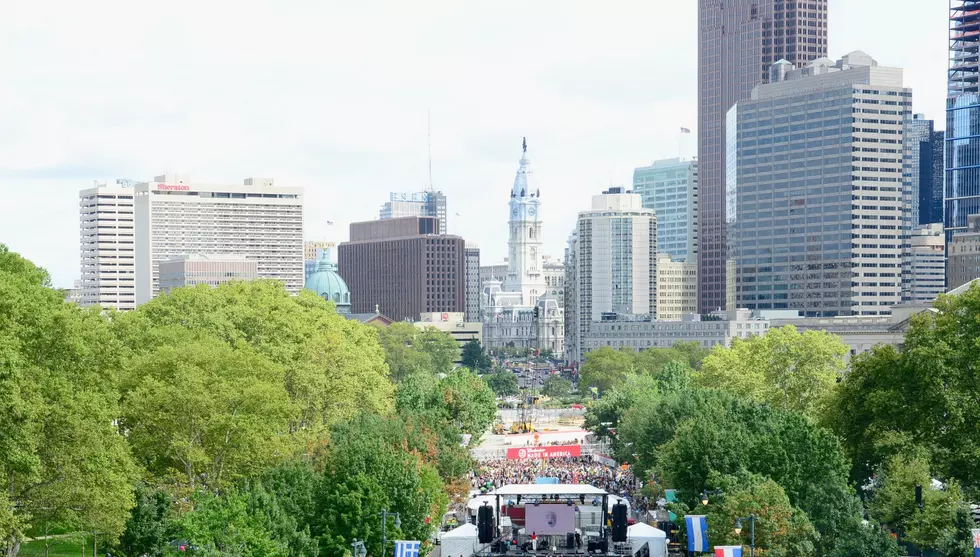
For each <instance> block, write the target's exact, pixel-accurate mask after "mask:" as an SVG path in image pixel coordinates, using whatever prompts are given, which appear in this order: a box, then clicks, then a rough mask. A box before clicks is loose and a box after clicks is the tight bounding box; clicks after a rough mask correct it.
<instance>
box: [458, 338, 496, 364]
mask: <svg viewBox="0 0 980 557" xmlns="http://www.w3.org/2000/svg"><path fill="white" fill-rule="evenodd" d="M460 364H461V365H462V366H463V367H468V368H470V369H473V370H476V371H483V372H486V371H489V370H490V357H489V356H487V354H486V352H485V351H484V350H483V346H481V345H480V341H478V340H476V339H473V340H471V341H469V342H467V343H466V344H464V345H463V352H462V354H461V355H460Z"/></svg>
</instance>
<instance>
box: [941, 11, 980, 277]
mask: <svg viewBox="0 0 980 557" xmlns="http://www.w3.org/2000/svg"><path fill="white" fill-rule="evenodd" d="M948 75H949V77H948V83H947V98H946V141H945V143H946V151H945V160H946V184H945V193H944V196H943V200H944V205H945V213H944V218H945V230H946V239H947V241H951V238H952V237H953V236H954V235H956V234H957V233H960V232H965V231H966V230H967V228H968V226H969V224H968V218H969V216H970V215H974V214H977V213H980V133H978V129H980V0H950V3H949V73H948ZM949 251H950V256H952V246H951V247H950V250H949ZM953 274H954V273H953V271H952V270H950V273H949V275H950V276H951V277H952V276H953Z"/></svg>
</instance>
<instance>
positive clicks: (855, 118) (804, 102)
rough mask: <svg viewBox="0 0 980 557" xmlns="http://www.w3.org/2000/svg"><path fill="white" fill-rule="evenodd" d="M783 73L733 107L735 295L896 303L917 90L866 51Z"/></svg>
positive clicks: (853, 305) (819, 311) (772, 303)
mask: <svg viewBox="0 0 980 557" xmlns="http://www.w3.org/2000/svg"><path fill="white" fill-rule="evenodd" d="M779 65H780V66H787V64H779ZM775 73H779V74H780V75H783V76H785V78H784V79H783V80H780V81H778V82H772V83H768V84H764V85H759V86H758V87H757V88H756V89H755V90H754V91H753V92H752V98H751V99H749V100H744V101H739V102H738V103H737V104H736V105H735V106H734V107H733V108H732V109H731V110H730V111H729V124H728V125H727V131H728V134H729V140H728V141H727V144H726V147H727V148H728V154H727V156H726V159H727V162H728V167H729V170H730V172H729V173H728V175H727V176H726V179H727V182H728V187H729V189H728V195H729V197H730V198H733V200H732V203H733V204H734V205H735V206H736V208H737V215H738V219H737V221H736V222H735V225H734V226H733V230H730V232H735V234H733V236H734V237H735V239H736V243H735V250H734V258H735V262H736V269H737V271H736V276H737V282H736V302H737V305H738V307H739V308H747V309H752V310H756V309H759V310H768V309H789V310H797V311H800V312H803V313H804V315H806V316H808V317H836V316H849V315H887V314H889V313H890V311H891V307H892V306H895V305H898V304H899V303H900V301H901V265H902V259H901V258H902V239H903V238H902V236H903V232H902V228H901V225H902V168H903V165H902V157H903V150H902V147H903V144H902V132H903V129H904V127H905V122H906V119H907V118H909V117H910V113H911V107H912V91H911V90H910V89H907V88H905V87H904V85H903V82H902V70H901V69H899V68H886V67H880V66H878V64H877V62H875V61H874V60H873V59H872V58H871V57H870V56H868V55H867V54H865V53H863V52H860V51H857V52H852V53H850V54H848V55H846V56H844V57H843V58H842V59H841V60H838V61H837V62H836V63H832V62H830V61H829V60H826V59H824V60H816V61H814V62H812V63H811V64H809V65H808V66H807V67H805V68H800V69H795V68H792V67H791V66H790V67H788V68H787V67H781V68H780V71H779V72H774V74H775Z"/></svg>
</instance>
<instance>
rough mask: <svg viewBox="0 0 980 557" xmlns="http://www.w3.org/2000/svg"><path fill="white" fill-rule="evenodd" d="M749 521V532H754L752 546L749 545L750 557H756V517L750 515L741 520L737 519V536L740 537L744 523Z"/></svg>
mask: <svg viewBox="0 0 980 557" xmlns="http://www.w3.org/2000/svg"><path fill="white" fill-rule="evenodd" d="M743 520H748V521H749V530H750V531H751V532H752V537H751V542H752V543H751V545H749V557H755V515H754V514H750V515H749V516H743V517H741V518H736V519H735V534H736V535H740V534H741V533H742V521H743Z"/></svg>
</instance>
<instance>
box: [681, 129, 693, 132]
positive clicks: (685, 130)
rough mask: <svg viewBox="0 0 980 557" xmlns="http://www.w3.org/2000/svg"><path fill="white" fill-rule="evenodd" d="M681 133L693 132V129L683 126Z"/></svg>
mask: <svg viewBox="0 0 980 557" xmlns="http://www.w3.org/2000/svg"><path fill="white" fill-rule="evenodd" d="M681 133H691V130H689V129H687V128H681Z"/></svg>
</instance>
